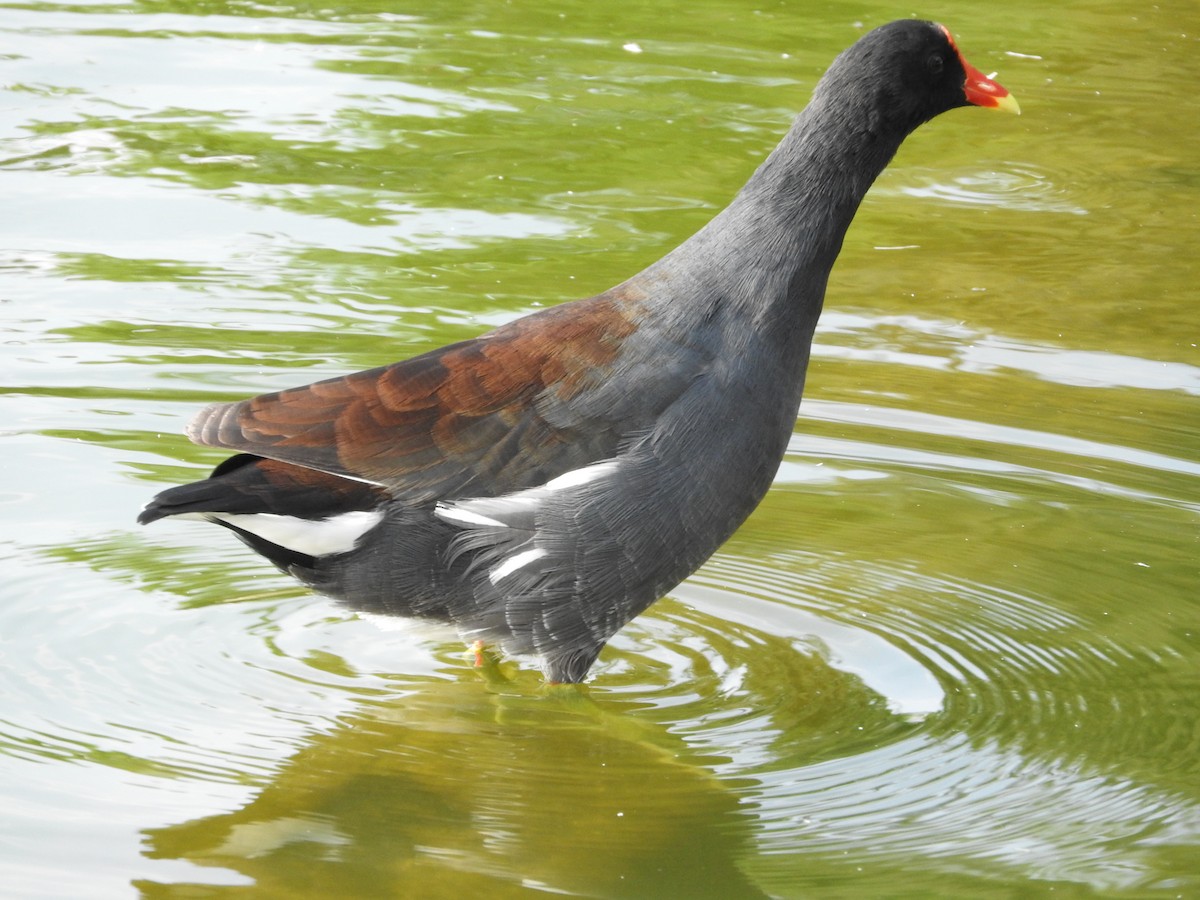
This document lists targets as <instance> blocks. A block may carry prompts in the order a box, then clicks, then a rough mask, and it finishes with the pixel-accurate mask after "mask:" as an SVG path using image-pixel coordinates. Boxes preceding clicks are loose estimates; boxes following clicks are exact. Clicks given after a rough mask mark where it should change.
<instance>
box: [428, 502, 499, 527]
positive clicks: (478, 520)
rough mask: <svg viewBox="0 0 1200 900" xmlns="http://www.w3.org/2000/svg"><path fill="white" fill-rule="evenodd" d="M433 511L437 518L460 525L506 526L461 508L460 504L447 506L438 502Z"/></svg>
mask: <svg viewBox="0 0 1200 900" xmlns="http://www.w3.org/2000/svg"><path fill="white" fill-rule="evenodd" d="M433 511H434V512H435V513H436V514H437V515H438V517H439V518H442V519H445V520H446V521H447V522H458V523H459V524H460V525H484V526H486V527H488V528H507V527H508V526H507V525H505V524H504V523H503V522H500V521H498V520H496V519H490V518H488V517H487V516H484V515H480V514H479V513H474V512H471V511H470V510H469V509H463V508H462V507H461V506H448V505H447V504H445V503H439V504H438V505H437V506H435V507H434V509H433Z"/></svg>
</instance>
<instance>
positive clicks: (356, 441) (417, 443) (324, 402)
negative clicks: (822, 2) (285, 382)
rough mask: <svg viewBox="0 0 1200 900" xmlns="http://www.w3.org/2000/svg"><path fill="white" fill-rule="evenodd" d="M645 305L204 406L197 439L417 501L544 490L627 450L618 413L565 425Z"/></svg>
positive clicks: (527, 325)
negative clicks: (569, 410)
mask: <svg viewBox="0 0 1200 900" xmlns="http://www.w3.org/2000/svg"><path fill="white" fill-rule="evenodd" d="M636 312H637V304H636V303H630V302H629V300H628V298H623V299H617V297H615V296H614V295H612V294H611V293H610V294H602V295H600V296H598V297H594V298H591V299H590V300H582V301H576V302H575V303H569V304H564V305H562V306H558V307H554V308H552V309H549V310H546V311H544V312H541V313H537V314H535V315H532V316H527V317H525V318H523V319H520V320H518V321H516V322H513V323H510V324H509V325H506V326H503V327H501V328H499V329H497V330H495V331H493V332H491V333H489V334H486V335H483V336H482V337H479V338H475V339H473V340H469V341H464V342H462V343H459V344H452V345H450V346H448V347H444V348H442V349H440V350H435V351H432V352H430V353H426V354H423V355H421V356H417V357H414V358H412V359H409V360H404V361H403V362H398V363H394V364H392V365H389V366H383V367H382V368H378V369H370V370H367V371H364V372H357V373H355V374H353V375H346V376H344V377H341V378H332V379H329V380H327V381H319V382H316V383H315V384H310V385H307V386H305V387H299V388H293V389H291V390H286V391H279V392H277V393H272V394H264V395H262V396H260V397H255V398H253V399H250V400H243V401H241V402H239V403H228V404H220V405H217V406H211V407H208V408H207V409H204V410H201V412H200V413H199V414H197V416H196V418H195V419H193V421H192V423H191V424H190V426H189V427H188V435H189V436H190V437H191V439H192V440H193V441H195V442H196V443H198V444H204V445H207V446H210V447H223V448H225V449H228V450H237V451H241V452H244V453H252V454H255V455H257V456H263V457H267V458H270V459H277V460H281V461H283V462H288V463H293V464H295V465H300V466H305V467H308V468H313V469H319V470H321V471H325V472H331V473H335V474H338V475H345V476H349V477H351V478H358V479H365V480H368V481H373V482H377V483H379V484H382V485H384V486H386V487H387V488H388V489H389V490H390V491H391V492H392V493H393V494H395V495H396V496H402V497H407V498H411V499H415V500H420V499H431V498H433V497H446V496H455V495H460V496H461V495H463V493H464V492H466V493H469V494H470V495H473V496H489V495H495V494H499V493H504V492H507V491H510V490H518V489H520V488H523V487H529V486H531V485H534V484H539V483H542V482H544V481H545V480H547V479H548V478H552V477H554V475H556V474H559V473H560V472H563V471H567V470H568V469H571V468H575V467H577V466H581V465H586V464H587V463H588V462H591V461H593V460H595V459H599V458H602V457H603V456H606V455H609V454H611V453H612V452H614V451H615V448H616V446H617V443H618V442H619V440H620V438H621V435H619V434H617V433H616V432H615V431H614V427H615V426H614V425H613V424H612V423H610V422H607V421H589V422H573V423H571V425H569V426H564V425H562V424H558V425H552V424H551V423H549V422H547V421H546V420H545V419H544V418H543V417H542V416H541V415H539V412H538V410H539V406H540V405H542V402H543V401H546V400H547V399H550V400H553V401H554V403H555V404H557V405H561V404H562V403H568V402H569V401H570V400H571V399H572V397H574V396H575V395H577V394H578V393H579V392H581V391H583V390H585V389H586V388H587V387H588V386H589V385H595V384H598V383H602V382H603V381H604V379H605V378H606V376H607V374H608V373H609V371H610V370H611V367H612V364H613V362H614V359H615V358H616V356H617V354H618V351H619V348H620V345H621V340H622V339H623V338H624V337H626V336H627V335H628V334H630V333H631V332H632V331H633V330H634V329H635V327H636V325H635V322H634V316H635V314H636Z"/></svg>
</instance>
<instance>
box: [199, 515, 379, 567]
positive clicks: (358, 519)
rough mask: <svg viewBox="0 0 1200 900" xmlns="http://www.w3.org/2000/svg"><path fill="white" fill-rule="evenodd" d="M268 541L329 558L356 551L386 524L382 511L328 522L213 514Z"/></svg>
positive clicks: (291, 517)
mask: <svg viewBox="0 0 1200 900" xmlns="http://www.w3.org/2000/svg"><path fill="white" fill-rule="evenodd" d="M209 515H210V516H211V517H212V518H214V519H220V520H221V521H222V522H228V523H229V524H230V525H236V526H237V527H238V528H241V529H243V530H244V531H249V532H250V533H251V534H256V535H258V536H259V537H260V538H262V539H263V540H264V541H270V542H271V543H272V544H278V545H279V546H280V547H286V548H287V549H289V550H295V551H296V552H297V553H305V554H307V555H309V556H328V555H330V554H332V553H345V552H346V551H347V550H353V549H354V546H355V545H356V544H357V543H358V540H359V538H361V537H362V536H363V535H364V534H366V533H367V532H368V531H370V530H371V529H372V528H374V527H375V526H376V525H378V524H379V523H380V522H382V521H383V513H382V512H381V511H380V510H372V511H366V510H359V511H356V512H348V513H342V514H341V515H339V516H330V517H329V518H328V519H300V518H296V517H295V516H280V515H276V514H274V513H249V514H245V513H210V514H209Z"/></svg>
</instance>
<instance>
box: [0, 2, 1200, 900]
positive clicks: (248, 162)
mask: <svg viewBox="0 0 1200 900" xmlns="http://www.w3.org/2000/svg"><path fill="white" fill-rule="evenodd" d="M401 6H402V5H397V4H385V3H374V2H372V0H357V2H356V0H344V2H341V3H334V4H323V5H320V6H308V5H304V4H287V3H277V4H265V3H256V2H252V0H207V2H199V0H193V2H188V0H164V2H160V3H149V2H104V0H97V2H80V3H70V2H66V3H51V2H37V0H33V2H26V3H11V2H10V3H3V4H0V34H2V35H3V45H2V48H0V87H2V88H3V95H2V96H3V102H2V103H0V140H2V144H0V183H2V184H3V194H2V196H3V197H4V210H5V214H4V215H3V216H0V336H2V338H3V339H2V341H0V384H2V385H3V397H4V417H3V423H4V424H3V431H2V432H0V434H2V443H0V447H2V448H3V454H4V456H3V458H4V465H3V473H4V476H3V481H2V483H0V509H2V510H3V516H2V518H0V559H2V560H3V572H4V575H3V578H2V579H0V583H2V585H3V586H2V587H0V660H2V662H3V664H2V667H0V684H2V688H0V690H2V694H0V696H2V697H3V701H2V705H0V809H2V810H3V812H2V813H0V878H2V882H3V885H4V888H3V893H4V894H5V896H12V897H21V898H37V897H72V898H77V897H84V896H86V897H90V898H97V897H98V898H107V897H129V896H144V897H155V898H161V897H197V896H204V897H210V896H224V895H226V894H227V893H228V894H230V895H234V894H236V895H237V896H262V897H307V896H313V897H325V896H331V895H337V896H353V897H375V896H380V897H383V896H396V897H418V896H419V897H451V896H463V895H465V894H467V892H470V894H471V895H484V896H491V897H510V896H525V895H530V894H536V893H541V892H544V893H565V894H577V895H581V896H598V897H675V896H678V897H704V896H713V897H755V896H771V897H810V896H822V895H824V896H836V897H852V896H864V897H867V896H881V895H886V896H911V897H918V896H919V897H925V896H936V895H941V896H955V897H967V896H987V897H1012V896H1022V897H1027V896H1037V895H1040V894H1042V893H1050V892H1053V893H1054V894H1055V895H1056V896H1057V895H1061V896H1069V897H1073V896H1092V895H1095V894H1114V895H1122V896H1125V895H1137V896H1149V895H1162V896H1195V895H1196V894H1197V893H1198V892H1200V753H1197V748H1198V747H1200V703H1198V700H1197V697H1198V694H1197V689H1198V688H1200V640H1198V631H1200V622H1198V619H1197V615H1198V613H1200V591H1198V586H1200V562H1198V560H1200V541H1198V536H1200V530H1198V525H1200V478H1198V477H1197V476H1198V475H1200V417H1198V415H1197V402H1198V401H1197V395H1200V351H1198V350H1197V343H1198V342H1200V327H1198V326H1200V315H1198V313H1197V284H1200V279H1198V277H1197V275H1198V271H1197V270H1198V266H1197V263H1196V256H1195V253H1196V247H1197V235H1198V233H1200V232H1198V229H1197V224H1198V223H1197V210H1198V209H1200V155H1198V151H1197V148H1198V147H1200V94H1198V93H1197V91H1196V90H1195V86H1196V85H1197V84H1200V47H1198V39H1200V7H1198V6H1197V5H1196V4H1195V2H1194V0H1176V2H1163V3H1159V4H1156V5H1153V6H1146V5H1145V4H1135V3H1130V2H1112V3H1104V4H1095V3H1078V2H1076V3H1065V4H1060V5H1058V6H1055V7H1052V8H1051V7H1046V6H1045V5H1044V4H1042V5H1037V6H1034V5H1033V4H1030V3H1024V4H1021V3H1018V4H1016V5H1012V4H1007V5H1003V6H998V7H995V8H989V7H987V6H986V5H980V4H955V3H945V2H941V3H934V4H932V5H931V6H930V7H928V8H926V9H922V10H921V13H922V14H923V15H925V16H928V17H932V18H938V19H941V20H942V21H945V22H946V23H947V24H948V25H949V26H950V27H951V29H952V30H954V31H955V33H956V36H957V37H958V41H959V45H960V47H962V48H963V51H964V53H965V54H966V55H967V57H968V58H969V59H971V60H972V62H974V64H975V65H976V66H978V67H979V68H980V69H981V70H983V71H985V72H990V71H992V70H998V71H999V75H998V78H999V80H1000V81H1001V82H1002V83H1004V84H1005V85H1006V86H1008V87H1009V88H1010V89H1011V90H1012V91H1013V92H1014V93H1015V94H1016V95H1017V96H1018V97H1019V98H1020V101H1021V104H1022V107H1023V109H1024V115H1023V116H1022V117H1021V118H1019V119H1016V118H1012V117H1006V116H1000V115H994V114H991V113H984V112H981V111H978V110H959V111H955V112H953V113H950V114H947V115H946V116H943V117H942V118H940V119H939V120H937V121H936V122H934V123H933V124H931V125H930V126H927V127H926V128H924V129H922V130H921V131H920V132H918V133H917V134H916V135H915V136H914V137H913V138H911V139H910V141H909V142H908V143H907V144H906V145H905V147H904V148H903V149H902V150H901V152H900V154H899V155H898V156H897V158H896V160H895V161H894V163H893V165H892V167H891V168H890V169H889V170H888V171H887V172H886V173H885V175H884V176H883V178H882V179H881V180H880V181H879V183H878V184H877V185H876V187H875V189H874V190H873V191H872V193H871V194H870V196H869V197H868V199H867V201H866V203H865V204H864V206H863V208H862V210H861V211H860V214H859V216H858V219H857V221H856V222H855V224H854V226H853V228H852V229H851V232H850V235H849V237H848V239H847V242H846V247H845V250H844V252H843V254H842V257H841V259H840V261H839V264H838V266H837V268H836V269H835V271H834V275H833V278H832V281H831V284H830V290H829V296H828V302H827V307H826V313H825V316H824V318H823V320H822V324H821V328H820V330H819V332H818V335H817V342H816V347H815V351H814V360H813V365H812V368H811V371H810V376H809V387H808V392H807V396H806V398H805V401H804V404H803V406H802V409H801V411H800V415H799V418H798V420H797V424H796V432H795V437H794V439H793V442H792V445H791V448H790V451H789V453H788V456H787V458H786V460H785V461H784V464H783V467H782V468H781V470H780V473H779V477H778V479H777V483H776V485H775V489H774V490H773V491H772V492H771V494H770V495H769V496H768V497H767V499H766V501H765V502H764V503H763V505H762V506H761V507H760V508H759V510H758V511H757V512H756V513H755V514H754V515H753V516H752V517H751V519H750V520H749V521H748V522H747V523H746V525H745V526H744V527H743V528H742V529H741V530H740V531H739V532H738V534H737V535H736V536H735V537H734V538H733V540H731V541H730V542H729V543H728V544H727V545H726V546H725V547H724V548H723V549H722V550H721V551H720V552H719V553H718V554H717V555H716V556H715V557H714V558H713V559H712V560H711V561H710V563H709V564H708V565H706V566H705V567H704V568H703V569H702V570H701V571H700V572H699V573H698V574H696V575H695V576H694V577H693V578H691V579H689V580H688V581H687V582H685V583H684V584H682V585H681V586H680V587H679V588H678V589H677V590H675V591H673V592H672V594H671V596H670V597H668V598H666V599H665V600H663V601H662V602H661V603H659V604H658V605H656V606H655V607H654V608H653V609H652V610H651V611H650V612H649V613H647V614H646V615H644V616H642V617H641V618H639V619H638V620H637V621H635V622H634V623H633V624H632V625H631V626H629V627H628V628H627V629H625V630H624V631H623V632H622V633H621V634H620V635H619V636H618V637H617V639H616V640H615V641H614V642H613V643H612V645H611V646H610V647H609V648H608V649H607V650H606V651H605V653H604V655H603V656H602V657H601V660H600V662H599V664H598V665H597V666H596V668H595V669H594V670H593V674H592V678H591V680H590V684H589V686H588V687H587V688H585V689H582V690H578V689H570V688H568V689H547V688H545V687H544V686H543V685H542V684H541V679H540V676H539V675H538V673H537V672H536V671H535V670H533V669H532V668H531V667H529V666H522V665H513V664H506V665H505V667H503V669H502V671H501V672H499V673H496V674H494V675H492V676H490V677H488V676H485V675H484V674H482V673H480V672H478V671H477V670H475V669H474V668H472V666H471V665H470V663H469V662H468V661H467V660H466V659H465V658H464V656H463V646H462V644H461V643H460V642H458V641H457V640H456V639H455V638H454V636H453V635H448V634H445V633H442V632H436V631H433V632H431V631H429V630H427V629H420V628H416V627H413V626H410V625H408V624H405V623H386V622H385V623H380V622H377V621H374V620H366V619H362V618H359V617H357V616H356V615H354V614H353V613H351V612H347V611H346V610H344V609H342V608H340V607H338V606H336V605H335V604H333V603H332V602H330V601H328V600H325V599H323V598H321V597H318V596H315V595H313V594H311V593H309V592H307V591H306V590H304V589H303V588H301V587H299V586H297V585H296V584H294V583H293V582H291V581H290V580H289V579H287V578H286V577H285V576H282V575H280V574H278V573H276V572H274V571H273V570H272V569H270V567H269V566H268V565H267V564H266V563H264V562H263V561H261V560H260V559H258V558H257V557H255V556H253V554H251V553H250V552H249V551H246V550H244V549H243V548H242V547H241V546H240V545H238V544H237V543H236V541H234V540H233V539H232V538H231V536H229V535H228V534H226V533H225V532H223V531H222V530H221V529H218V528H214V527H212V526H206V525H204V524H199V523H197V524H190V523H173V522H167V523H160V524H158V525H156V526H154V527H153V528H149V529H139V528H138V527H137V526H136V525H134V524H133V519H134V516H135V515H136V513H137V511H138V509H139V508H140V506H141V504H142V503H144V502H145V501H146V499H148V498H149V497H150V496H151V495H152V494H154V493H155V492H156V491H158V490H160V489H162V488H164V487H166V486H168V485H170V484H175V483H182V482H184V481H187V480H192V479H195V478H197V477H199V476H201V475H202V474H203V473H204V472H205V471H206V469H207V467H209V466H211V465H213V464H215V463H216V462H217V461H219V459H221V458H222V454H219V453H214V452H211V451H208V450H204V449H201V448H198V447H194V446H192V445H190V444H189V443H188V442H187V440H186V438H185V437H183V435H182V427H183V425H184V423H185V422H186V421H187V419H188V417H189V416H190V415H191V414H192V412H194V411H195V410H196V409H197V408H198V407H199V406H201V405H203V404H205V403H209V402H213V401H218V400H233V399H238V398H242V397H245V396H250V395H253V394H256V393H260V392H264V391H268V390H274V389H278V388H282V387H285V386H290V385H294V384H302V383H306V382H308V381H312V380H316V379H318V378H322V377H327V376H332V375H335V374H339V373H344V372H348V371H352V370H355V369H359V368H365V367H368V366H373V365H377V364H381V363H384V362H389V361H392V360H395V359H399V358H402V357H405V356H409V355H412V354H415V353H418V352H422V351H425V350H428V349H432V348H434V347H437V346H440V345H442V344H444V343H447V342H450V341H453V340H458V339H462V338H466V337H470V336H472V335H475V334H477V333H479V332H481V331H483V330H486V329H487V328H489V327H491V326H493V325H495V324H497V323H500V322H503V321H507V320H509V319H511V318H514V317H516V316H519V315H521V314H524V313H526V312H529V311H531V310H533V309H536V308H539V307H542V306H545V305H549V304H553V303H557V302H560V301H562V300H566V299H571V298H574V297H579V296H586V295H588V294H592V293H595V292H597V291H599V290H602V289H604V288H606V287H608V286H610V285H612V284H615V283H617V282H619V281H621V280H623V279H624V278H625V277H627V276H628V275H630V274H632V273H634V272H636V271H638V270H639V269H640V268H642V267H643V266H644V265H646V264H648V263H649V262H651V261H653V260H654V259H656V258H658V257H659V256H661V255H662V254H663V253H664V252H666V251H667V250H669V249H670V248H671V247H673V246H674V245H675V244H676V243H678V242H679V241H680V240H682V239H683V238H684V237H686V236H688V235H689V234H691V233H692V232H693V231H695V230H696V229H697V228H699V227H700V226H701V225H702V224H703V223H704V222H705V221H707V220H708V218H710V217H711V216H712V215H713V213H714V212H715V211H716V210H718V209H720V208H721V206H722V205H723V204H724V203H725V202H726V201H727V200H728V198H729V197H730V196H732V194H733V193H734V192H735V191H736V190H737V189H738V187H739V186H740V185H741V184H742V182H743V181H744V180H745V179H746V178H747V177H748V175H749V174H750V172H751V171H752V170H753V168H754V166H755V165H756V164H757V162H758V161H759V160H761V159H762V157H763V156H764V155H765V154H766V153H767V152H768V151H769V150H770V148H771V147H772V146H773V145H774V143H775V142H776V141H777V140H778V138H779V137H780V136H781V135H782V134H783V132H784V131H785V130H786V128H787V126H788V123H789V121H790V119H791V117H792V115H794V113H795V112H796V111H797V110H798V109H799V108H800V107H801V106H802V105H803V104H804V103H805V102H806V100H807V97H808V94H809V91H810V90H811V88H812V85H813V83H814V82H815V80H816V78H817V77H819V75H820V73H821V72H822V71H823V70H824V68H825V66H826V65H827V64H828V62H829V61H830V60H831V59H832V57H833V56H834V55H835V54H836V53H837V52H838V51H839V50H840V49H841V48H843V47H844V46H846V45H848V44H849V43H851V42H852V41H853V40H854V39H855V38H856V37H857V36H858V35H859V34H860V33H861V32H862V31H863V30H864V29H865V28H868V27H872V26H874V25H876V24H880V23H882V22H884V21H887V20H888V19H891V18H895V17H898V16H904V15H909V14H910V12H911V11H910V9H909V8H908V7H903V8H901V7H893V6H892V5H890V4H886V3H881V2H873V0H866V2H862V3H858V4H854V5H851V4H845V3H840V2H827V3H821V4H815V3H814V4H779V3H775V4H767V5H763V4H749V3H739V2H733V0H692V2H689V3H687V4H686V5H685V4H683V3H675V2H667V3H659V4H616V5H610V4H597V3H585V2H581V0H565V2H560V3H556V4H553V5H546V6H544V7H534V8H527V7H526V6H523V5H518V4H500V3H493V4H489V3H449V2H445V0H428V2H426V3H423V4H419V5H410V7H409V8H408V9H402V8H400V7H401Z"/></svg>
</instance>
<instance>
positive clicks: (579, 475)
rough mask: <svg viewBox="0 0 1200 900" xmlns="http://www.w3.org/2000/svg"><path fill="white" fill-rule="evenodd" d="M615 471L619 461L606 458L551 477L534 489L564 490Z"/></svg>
mask: <svg viewBox="0 0 1200 900" xmlns="http://www.w3.org/2000/svg"><path fill="white" fill-rule="evenodd" d="M615 471H617V461H616V460H615V459H606V460H604V462H598V463H592V464H591V465H590V466H584V467H583V468H582V469H572V470H571V471H570V472H564V473H563V474H562V475H559V476H558V477H557V478H551V479H550V480H549V481H547V482H546V483H545V484H544V485H542V487H540V488H534V490H543V491H562V490H566V489H567V488H573V487H579V486H580V485H584V484H587V483H588V482H590V481H595V480H596V479H597V478H603V477H604V476H605V475H608V474H609V473H611V472H615Z"/></svg>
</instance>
